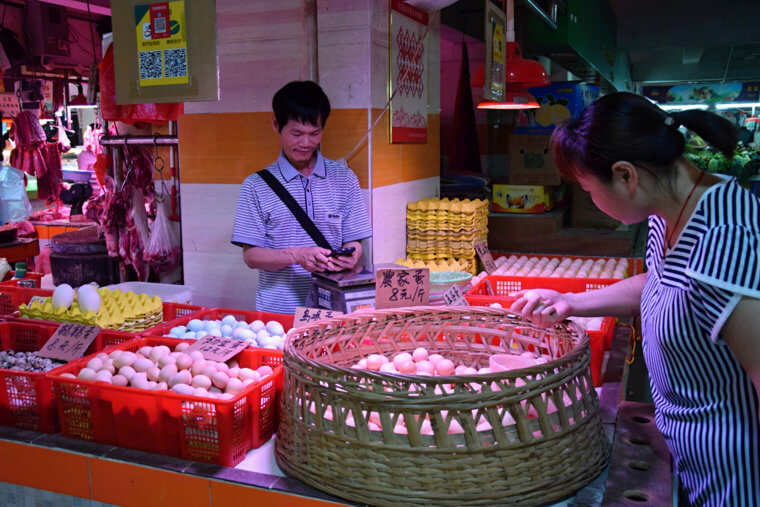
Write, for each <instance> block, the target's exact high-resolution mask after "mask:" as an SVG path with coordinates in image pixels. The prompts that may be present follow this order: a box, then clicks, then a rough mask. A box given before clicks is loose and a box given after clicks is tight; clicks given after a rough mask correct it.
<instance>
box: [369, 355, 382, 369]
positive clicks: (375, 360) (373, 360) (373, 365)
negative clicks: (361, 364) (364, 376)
mask: <svg viewBox="0 0 760 507" xmlns="http://www.w3.org/2000/svg"><path fill="white" fill-rule="evenodd" d="M382 365H383V360H382V359H380V355H379V354H370V355H369V356H367V369H368V370H373V371H378V370H379V369H380V367H381V366H382Z"/></svg>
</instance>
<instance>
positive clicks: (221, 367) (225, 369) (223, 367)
mask: <svg viewBox="0 0 760 507" xmlns="http://www.w3.org/2000/svg"><path fill="white" fill-rule="evenodd" d="M215 366H216V371H221V372H223V373H228V372H229V371H230V367H229V366H227V363H216V365H215ZM227 376H228V377H229V374H227Z"/></svg>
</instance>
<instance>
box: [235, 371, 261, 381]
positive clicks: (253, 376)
mask: <svg viewBox="0 0 760 507" xmlns="http://www.w3.org/2000/svg"><path fill="white" fill-rule="evenodd" d="M238 378H239V379H241V380H243V381H246V380H252V381H253V382H258V381H259V380H261V374H259V372H257V371H256V370H252V369H250V368H240V375H238Z"/></svg>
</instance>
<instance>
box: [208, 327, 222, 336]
mask: <svg viewBox="0 0 760 507" xmlns="http://www.w3.org/2000/svg"><path fill="white" fill-rule="evenodd" d="M208 334H209V335H210V336H222V330H221V329H219V328H218V327H212V328H211V329H209V331H208Z"/></svg>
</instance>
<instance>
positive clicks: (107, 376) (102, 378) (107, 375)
mask: <svg viewBox="0 0 760 507" xmlns="http://www.w3.org/2000/svg"><path fill="white" fill-rule="evenodd" d="M111 377H112V375H111V372H110V371H108V370H100V371H99V372H98V373H96V374H95V381H96V382H106V383H108V384H110V383H111Z"/></svg>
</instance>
